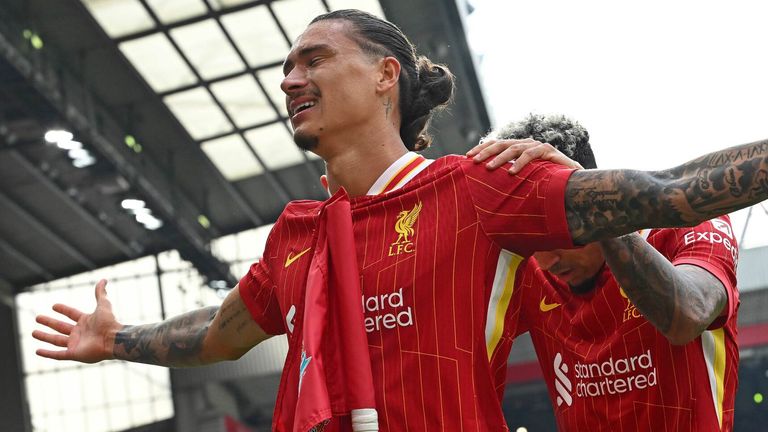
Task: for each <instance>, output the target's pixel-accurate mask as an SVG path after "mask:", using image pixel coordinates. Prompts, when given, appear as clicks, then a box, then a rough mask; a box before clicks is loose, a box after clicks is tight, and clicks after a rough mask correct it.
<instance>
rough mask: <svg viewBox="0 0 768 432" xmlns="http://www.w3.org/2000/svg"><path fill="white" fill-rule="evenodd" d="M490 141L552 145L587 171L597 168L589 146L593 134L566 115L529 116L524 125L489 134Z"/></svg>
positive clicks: (508, 127)
mask: <svg viewBox="0 0 768 432" xmlns="http://www.w3.org/2000/svg"><path fill="white" fill-rule="evenodd" d="M488 137H489V138H497V139H525V138H533V139H535V140H536V141H541V142H546V143H549V144H552V147H554V148H556V149H558V150H560V151H561V152H562V153H563V154H564V155H566V156H568V157H569V158H571V159H573V160H575V161H576V162H578V163H580V164H581V166H583V167H584V168H597V162H595V154H594V153H593V152H592V146H590V145H589V132H587V130H586V129H584V126H582V125H580V124H579V123H578V122H576V121H574V120H571V119H569V118H568V117H566V116H564V115H550V116H544V115H537V114H529V115H528V117H526V118H525V119H523V120H521V121H516V122H511V123H507V124H506V125H504V126H502V127H500V128H499V129H497V130H495V131H493V132H491V133H490V134H488Z"/></svg>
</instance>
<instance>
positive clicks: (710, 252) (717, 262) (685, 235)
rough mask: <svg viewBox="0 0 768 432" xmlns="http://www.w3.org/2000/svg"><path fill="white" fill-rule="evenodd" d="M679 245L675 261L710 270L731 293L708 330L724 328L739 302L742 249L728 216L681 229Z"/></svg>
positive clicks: (674, 262) (678, 235)
mask: <svg viewBox="0 0 768 432" xmlns="http://www.w3.org/2000/svg"><path fill="white" fill-rule="evenodd" d="M676 231H678V233H677V241H678V244H677V248H676V250H675V255H674V257H673V258H672V260H671V261H672V264H675V265H679V264H690V265H695V266H698V267H701V268H703V269H704V270H707V271H708V272H709V273H711V274H712V275H713V276H715V277H716V278H717V279H719V280H720V282H721V283H722V284H723V287H725V291H726V293H727V295H728V305H727V306H726V307H725V308H723V312H722V313H721V314H720V316H719V317H718V318H717V319H715V321H713V322H712V324H711V325H710V326H709V329H715V328H719V327H722V326H723V325H724V324H725V323H726V321H728V320H729V319H731V317H733V316H735V314H736V310H737V307H738V304H739V292H738V290H737V289H736V264H737V262H738V256H739V249H738V246H737V244H736V239H735V238H734V235H733V228H731V221H730V219H729V218H728V217H727V216H723V217H720V218H716V219H712V220H710V221H707V222H704V223H702V224H700V225H697V226H695V227H693V228H684V229H678V230H676Z"/></svg>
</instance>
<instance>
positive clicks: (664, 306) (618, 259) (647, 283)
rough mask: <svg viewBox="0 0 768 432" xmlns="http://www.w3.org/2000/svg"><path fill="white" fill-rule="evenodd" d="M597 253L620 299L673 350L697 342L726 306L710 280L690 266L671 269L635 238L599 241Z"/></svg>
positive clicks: (722, 292) (720, 289)
mask: <svg viewBox="0 0 768 432" xmlns="http://www.w3.org/2000/svg"><path fill="white" fill-rule="evenodd" d="M600 247H601V248H602V250H603V255H604V256H605V260H606V262H607V263H608V266H609V267H610V268H611V272H612V273H613V275H614V276H615V277H616V280H617V281H618V282H619V285H620V286H621V288H622V289H623V290H624V293H625V294H626V295H627V297H628V298H629V299H630V300H631V301H632V303H633V304H634V305H635V307H637V309H638V310H640V312H641V313H642V314H643V316H645V318H646V319H647V320H648V321H650V322H651V324H653V325H654V327H656V328H657V329H658V330H659V331H660V332H661V333H662V334H664V336H666V338H667V339H668V340H669V341H670V342H671V343H672V344H675V345H683V344H687V343H688V342H690V341H692V340H694V339H696V338H697V337H699V335H700V334H701V332H703V331H704V330H706V328H707V327H709V325H710V324H712V322H713V321H714V320H715V318H717V317H718V316H719V315H720V313H721V312H722V311H723V308H724V307H725V306H726V304H727V303H728V294H727V293H726V290H725V287H724V286H723V284H722V282H720V280H719V279H717V278H716V277H715V276H714V275H712V274H711V273H710V272H708V271H706V270H704V269H703V268H700V267H697V266H694V265H688V264H681V265H677V266H675V265H673V264H672V263H671V262H669V260H667V258H666V257H664V256H663V255H662V254H660V253H659V252H658V251H657V250H656V249H654V248H653V247H652V246H651V245H650V244H649V243H648V242H647V241H645V240H644V239H643V238H642V237H640V236H639V235H637V234H628V235H625V236H622V237H619V238H615V239H610V240H603V241H601V242H600Z"/></svg>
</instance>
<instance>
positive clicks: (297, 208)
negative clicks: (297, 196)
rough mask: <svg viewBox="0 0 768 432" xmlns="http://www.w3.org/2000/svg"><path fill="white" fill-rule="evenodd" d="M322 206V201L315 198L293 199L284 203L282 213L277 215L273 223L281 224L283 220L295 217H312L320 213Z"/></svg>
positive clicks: (286, 220) (290, 219)
mask: <svg viewBox="0 0 768 432" xmlns="http://www.w3.org/2000/svg"><path fill="white" fill-rule="evenodd" d="M322 207H323V201H315V200H295V201H291V202H289V203H288V204H286V205H285V208H284V209H283V211H282V213H280V216H278V218H277V221H276V222H275V225H282V224H283V223H285V222H288V221H293V220H296V219H302V220H306V219H308V218H309V219H312V218H317V217H318V216H319V215H320V210H321V209H322Z"/></svg>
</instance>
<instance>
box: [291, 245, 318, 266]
mask: <svg viewBox="0 0 768 432" xmlns="http://www.w3.org/2000/svg"><path fill="white" fill-rule="evenodd" d="M310 249H312V248H311V247H308V248H306V249H304V250H303V251H301V252H299V253H297V254H296V255H294V256H291V253H292V252H288V256H287V257H285V267H288V266H289V265H291V264H293V262H294V261H296V260H297V259H299V258H301V256H302V255H304V254H305V253H307V252H309V250H310Z"/></svg>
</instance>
